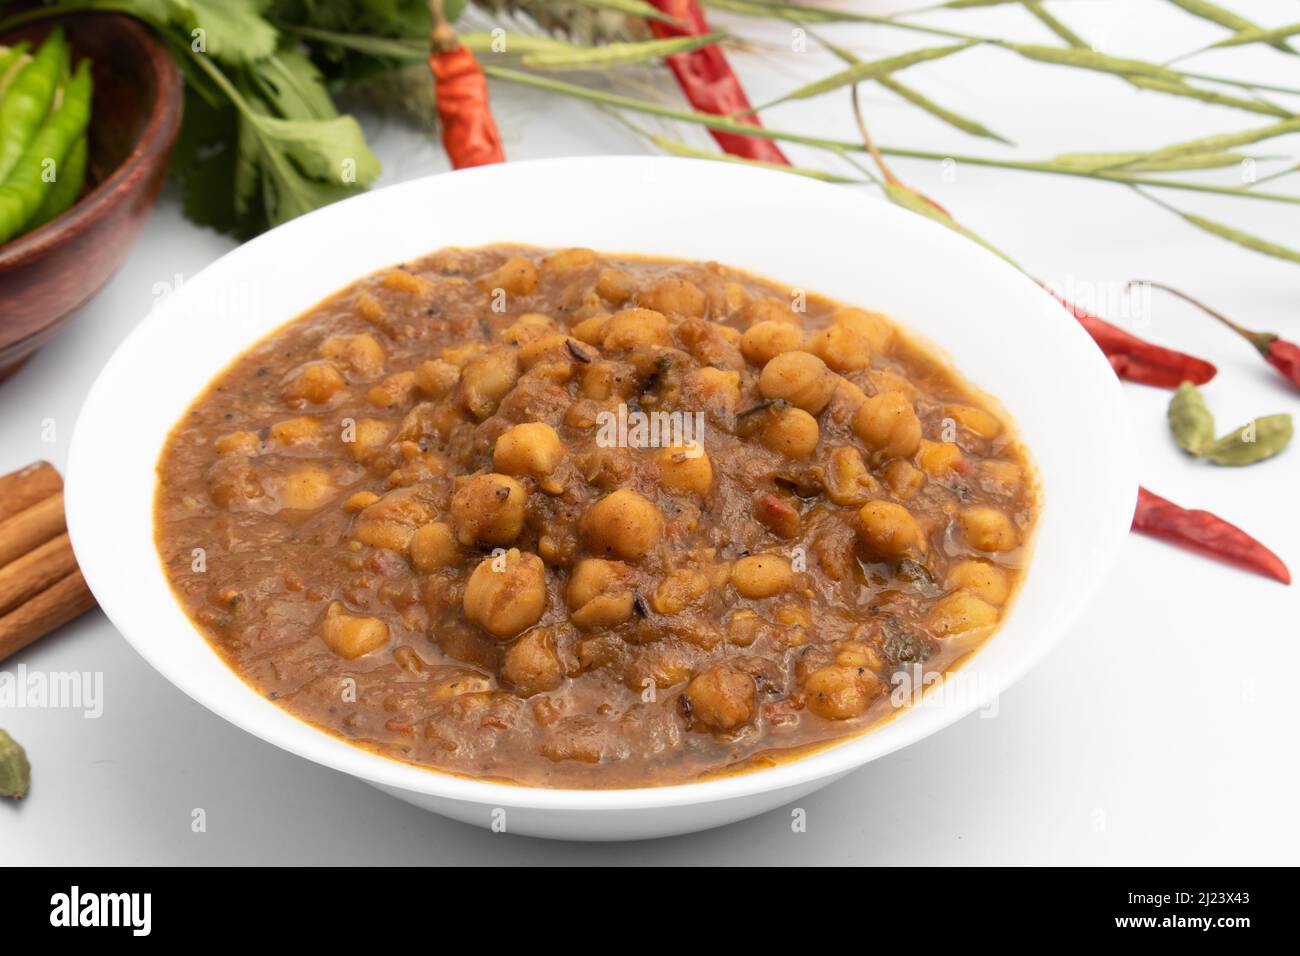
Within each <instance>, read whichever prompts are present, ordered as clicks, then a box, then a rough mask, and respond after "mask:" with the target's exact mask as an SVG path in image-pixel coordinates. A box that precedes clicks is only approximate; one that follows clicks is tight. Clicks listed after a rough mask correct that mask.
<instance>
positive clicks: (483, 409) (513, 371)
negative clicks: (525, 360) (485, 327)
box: [460, 348, 519, 421]
mask: <svg viewBox="0 0 1300 956" xmlns="http://www.w3.org/2000/svg"><path fill="white" fill-rule="evenodd" d="M518 380H519V356H518V355H517V354H516V353H515V352H514V351H513V350H512V349H505V348H503V349H494V350H492V351H490V352H487V353H486V354H484V355H480V356H478V357H477V358H473V359H470V361H469V362H467V363H466V364H465V368H464V369H463V370H462V371H461V373H460V389H461V402H462V404H463V405H464V406H465V409H466V411H468V412H469V413H470V414H472V415H473V416H474V417H475V418H477V419H479V421H482V420H483V419H485V418H487V417H488V416H489V415H491V414H492V413H493V412H494V411H496V408H497V404H498V403H499V402H500V401H501V399H502V398H504V397H505V396H506V394H507V393H508V392H509V391H510V390H511V389H512V388H514V387H515V382H517V381H518Z"/></svg>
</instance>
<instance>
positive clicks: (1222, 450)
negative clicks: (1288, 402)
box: [1205, 415, 1294, 467]
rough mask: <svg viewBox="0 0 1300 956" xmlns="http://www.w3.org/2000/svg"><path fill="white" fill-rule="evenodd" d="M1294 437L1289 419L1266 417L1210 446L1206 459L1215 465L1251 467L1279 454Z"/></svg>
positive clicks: (1250, 423)
mask: <svg viewBox="0 0 1300 956" xmlns="http://www.w3.org/2000/svg"><path fill="white" fill-rule="evenodd" d="M1293 433H1294V428H1293V427H1292V424H1291V416H1290V415H1265V416H1264V417H1263V418H1256V419H1255V420H1254V421H1251V422H1247V423H1246V424H1245V425H1242V426H1241V427H1240V428H1238V429H1237V430H1236V431H1234V432H1230V433H1229V434H1227V435H1224V436H1223V437H1222V438H1220V439H1219V440H1218V441H1216V442H1214V443H1212V444H1211V445H1209V446H1208V447H1207V448H1206V449H1205V457H1206V459H1207V460H1209V461H1212V462H1214V463H1215V464H1216V465H1229V466H1233V467H1238V466H1241V465H1253V464H1255V462H1258V461H1264V460H1265V459H1266V458H1272V457H1273V456H1274V455H1277V454H1279V453H1280V452H1282V451H1283V450H1284V449H1285V448H1286V446H1287V445H1289V444H1290V443H1291V436H1292V434H1293Z"/></svg>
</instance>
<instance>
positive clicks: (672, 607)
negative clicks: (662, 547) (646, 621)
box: [650, 568, 709, 614]
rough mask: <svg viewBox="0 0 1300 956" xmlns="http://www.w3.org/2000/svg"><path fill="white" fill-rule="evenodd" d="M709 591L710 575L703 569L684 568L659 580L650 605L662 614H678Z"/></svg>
mask: <svg viewBox="0 0 1300 956" xmlns="http://www.w3.org/2000/svg"><path fill="white" fill-rule="evenodd" d="M708 593H709V577H708V575H707V574H705V573H704V572H702V571H695V570H692V569H690V568H682V569H680V570H677V571H673V572H672V573H671V574H669V575H668V577H666V578H664V579H663V580H662V581H660V582H659V586H658V587H657V588H655V593H654V597H652V598H651V599H650V605H651V607H653V608H654V609H655V610H656V611H657V612H658V613H660V614H677V613H678V612H680V611H684V610H686V609H687V608H688V607H690V606H691V605H692V604H695V603H697V602H698V601H699V600H700V598H702V597H704V595H706V594H708Z"/></svg>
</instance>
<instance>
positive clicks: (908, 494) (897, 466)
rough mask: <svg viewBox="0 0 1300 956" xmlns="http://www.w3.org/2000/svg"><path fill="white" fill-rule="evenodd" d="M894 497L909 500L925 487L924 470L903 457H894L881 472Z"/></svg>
mask: <svg viewBox="0 0 1300 956" xmlns="http://www.w3.org/2000/svg"><path fill="white" fill-rule="evenodd" d="M881 474H882V476H883V477H884V479H885V485H886V486H887V487H888V488H889V490H890V491H891V492H893V494H894V497H895V498H901V499H903V500H904V501H910V500H912V499H913V498H915V497H916V495H917V492H919V491H920V490H921V489H922V488H923V487H925V472H923V471H922V470H921V469H920V468H917V467H916V466H914V465H913V464H912V463H911V462H910V461H908V460H907V459H905V458H895V459H894V460H893V461H891V462H890V463H889V464H887V465H886V466H885V469H884V471H883V472H882V473H881Z"/></svg>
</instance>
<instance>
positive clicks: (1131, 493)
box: [66, 157, 1137, 815]
mask: <svg viewBox="0 0 1300 956" xmlns="http://www.w3.org/2000/svg"><path fill="white" fill-rule="evenodd" d="M591 162H601V163H611V162H613V163H622V164H626V165H627V166H628V175H629V176H630V177H631V181H636V180H637V179H638V178H639V177H638V175H637V172H634V171H633V166H634V165H635V164H645V169H650V168H652V166H653V165H655V164H663V163H673V164H678V166H680V165H681V164H691V165H692V166H695V167H709V168H711V169H716V168H717V166H718V164H715V163H710V162H707V161H703V160H682V159H667V158H662V157H587V158H569V159H560V160H535V161H530V162H527V163H516V164H511V168H515V169H517V168H519V167H523V166H529V167H542V168H544V167H546V166H547V165H565V166H569V167H573V166H575V165H581V164H583V163H591ZM502 169H503V167H480V168H477V169H471V170H464V171H460V172H456V173H449V174H443V176H448V175H450V176H458V177H462V178H464V177H469V176H494V175H502V173H500V172H498V171H500V170H502ZM702 174H703V173H702ZM729 175H740V176H756V175H757V176H759V177H766V176H781V175H782V174H780V173H774V172H767V171H761V170H749V169H743V170H738V171H735V172H730V171H729ZM429 178H441V177H429ZM427 179H428V178H427ZM427 179H426V180H414V181H410V182H408V183H403V184H399V185H397V186H393V187H389V189H390V190H402V189H409V188H415V187H418V186H419V184H420V183H422V182H426V181H427ZM762 181H763V180H761V179H759V180H757V181H756V183H757V185H759V186H761V184H762ZM818 185H820V184H818ZM823 188H831V187H823ZM385 191H387V190H385ZM368 195H374V194H373V193H372V194H368ZM364 201H366V195H362V196H359V197H355V198H353V199H348V200H345V201H344V202H343V203H341V204H339V205H340V206H345V205H350V204H352V203H359V202H364ZM863 201H866V202H869V203H871V209H872V212H873V214H876V215H879V216H881V217H882V218H884V219H893V220H894V224H896V225H898V226H899V227H900V228H906V229H919V230H922V231H924V232H925V236H926V241H927V242H928V243H930V244H932V245H946V246H949V248H950V249H952V250H954V253H953V254H955V255H961V256H971V255H980V256H986V257H987V263H986V264H987V267H988V268H990V269H998V270H1007V271H1006V272H1004V273H1003V275H1004V277H1005V280H1006V281H1008V282H1015V283H1021V284H1023V287H1024V294H1025V295H1032V296H1034V297H1035V298H1034V299H1033V301H1034V302H1036V303H1037V309H1038V311H1040V312H1042V314H1043V317H1044V320H1045V321H1060V322H1063V323H1065V322H1067V320H1068V318H1069V317H1068V315H1067V314H1066V313H1065V311H1064V310H1063V309H1061V308H1060V306H1059V305H1057V304H1056V303H1055V301H1054V300H1053V299H1051V297H1050V296H1049V295H1048V294H1047V293H1046V292H1044V291H1043V290H1042V289H1041V288H1039V287H1038V286H1037V285H1036V284H1034V283H1033V282H1032V281H1031V280H1030V279H1028V278H1027V277H1025V276H1023V275H1020V274H1018V273H1015V272H1014V270H1013V269H1012V267H1011V266H1009V265H1007V264H1006V263H1005V262H1003V261H1002V260H1000V259H998V257H996V256H994V255H993V254H992V253H989V252H988V251H986V250H983V249H980V248H979V247H977V246H975V245H973V244H971V243H969V241H968V240H965V239H962V238H961V237H959V236H957V235H956V234H954V233H951V232H950V231H948V230H946V229H944V228H943V227H942V226H939V225H937V224H935V223H932V222H927V221H925V220H924V219H922V218H921V217H917V216H909V215H908V214H907V213H905V212H902V211H899V210H897V209H895V208H894V207H891V206H888V205H886V204H884V203H880V202H878V201H876V200H863ZM876 207H879V208H876ZM331 208H335V207H327V208H326V209H322V210H319V211H317V212H314V213H310V214H308V215H307V216H304V217H302V218H301V219H299V220H295V221H294V223H290V224H288V226H287V227H282V228H290V227H294V226H295V223H297V226H296V228H300V229H310V228H311V226H312V221H313V220H317V217H323V216H328V215H329V214H330V209H331ZM897 217H906V218H905V219H903V218H897ZM317 221H319V220H317ZM264 238H265V237H263V239H264ZM263 239H255V240H252V241H251V242H249V243H246V244H245V245H244V246H241V247H240V248H239V249H238V250H236V251H235V252H233V253H231V254H230V255H231V256H234V255H239V254H241V253H242V254H244V255H250V256H251V255H255V254H256V253H257V247H258V246H259V244H260V243H261V242H262V241H263ZM161 311H162V310H159V311H156V312H155V313H154V314H152V315H150V316H149V317H148V318H147V319H146V320H145V321H144V322H142V323H141V325H140V326H138V327H137V328H136V329H135V330H134V331H133V332H132V333H131V335H130V336H128V337H127V339H126V340H125V341H124V342H123V343H122V345H121V346H119V348H118V350H117V352H115V353H114V355H113V357H112V358H111V359H110V360H109V362H108V364H107V365H106V366H105V368H104V370H103V371H102V372H101V374H100V376H99V378H98V379H97V380H96V382H95V384H94V385H93V386H92V388H91V390H90V392H89V394H88V396H87V399H86V402H85V405H84V406H83V409H82V411H81V414H80V415H79V417H78V421H77V425H76V428H75V430H74V435H73V439H72V446H71V448H70V452H69V460H68V477H67V482H68V483H67V489H66V495H67V500H68V527H69V534H70V535H71V538H72V542H73V546H74V549H76V551H77V553H78V554H79V555H80V554H82V553H83V550H85V551H87V552H88V551H89V550H90V546H89V545H88V541H87V537H86V536H87V534H88V530H87V529H88V522H89V520H90V516H89V515H88V514H86V513H85V512H84V510H83V509H86V508H92V507H93V494H92V491H93V489H92V483H93V472H92V470H91V469H90V468H89V467H83V466H82V463H81V459H82V456H83V454H84V452H83V448H84V446H85V445H87V444H89V443H90V442H89V440H88V439H87V438H86V434H87V433H88V432H89V431H91V430H93V429H94V428H95V427H97V426H98V424H99V423H97V422H95V420H94V419H95V408H96V404H97V402H98V400H99V398H100V397H101V396H102V395H103V394H105V393H107V392H108V391H110V389H111V387H112V385H113V384H114V379H115V378H118V377H120V373H119V368H118V366H119V365H124V364H125V362H126V360H127V358H128V357H129V356H130V354H131V352H132V350H133V343H134V342H137V341H141V340H143V338H144V337H145V336H147V335H148V329H149V327H150V326H151V325H152V323H155V322H161V321H163V318H164V317H163V316H162V315H161V314H160V312H161ZM1063 329H1066V330H1065V331H1063V332H1062V333H1061V334H1063V335H1065V336H1066V337H1067V338H1074V339H1075V340H1076V341H1077V342H1079V343H1080V344H1082V343H1087V346H1086V347H1087V349H1088V350H1090V351H1091V353H1092V354H1093V356H1094V357H1093V358H1090V359H1083V360H1082V361H1084V362H1085V363H1090V364H1091V366H1092V369H1093V372H1092V375H1093V377H1094V378H1095V379H1096V384H1097V388H1098V392H1097V397H1098V398H1101V399H1104V404H1105V405H1106V407H1104V408H1103V409H1102V411H1103V412H1106V413H1111V414H1114V415H1115V416H1116V417H1115V418H1114V420H1113V425H1112V427H1113V429H1114V431H1113V432H1112V433H1111V438H1112V439H1113V440H1114V442H1115V444H1114V446H1113V449H1112V454H1111V456H1110V460H1111V462H1112V463H1113V464H1114V466H1115V467H1113V468H1112V469H1111V471H1110V472H1109V473H1108V474H1107V478H1106V480H1107V486H1106V488H1105V492H1104V493H1105V496H1106V500H1107V501H1112V502H1113V503H1114V506H1115V507H1114V508H1113V509H1112V510H1113V512H1114V513H1113V514H1112V516H1111V523H1110V526H1109V527H1108V528H1107V529H1106V531H1105V547H1104V548H1102V549H1101V552H1102V553H1100V554H1097V555H1096V556H1095V557H1096V559H1097V560H1094V561H1093V562H1092V563H1091V566H1090V568H1089V570H1088V572H1087V573H1086V575H1080V577H1079V580H1078V581H1077V584H1078V587H1077V589H1076V592H1075V595H1076V596H1077V600H1076V601H1075V602H1073V603H1074V605H1075V607H1076V608H1078V607H1082V605H1083V604H1084V603H1086V601H1087V600H1088V599H1089V598H1090V597H1091V596H1092V595H1093V594H1094V593H1095V592H1096V590H1097V589H1098V588H1099V587H1100V586H1101V584H1102V583H1103V581H1104V579H1105V575H1106V573H1107V572H1108V571H1109V570H1110V568H1111V567H1112V566H1113V564H1114V559H1115V557H1116V556H1117V554H1118V551H1119V549H1120V547H1121V546H1122V543H1123V541H1124V539H1125V537H1126V536H1127V532H1128V525H1129V520H1130V519H1131V514H1132V508H1131V505H1130V504H1125V505H1123V506H1122V507H1121V506H1120V504H1119V502H1120V500H1121V499H1123V500H1125V501H1126V502H1133V501H1135V500H1136V488H1137V481H1136V460H1135V441H1134V435H1133V430H1132V425H1131V423H1130V422H1129V420H1128V417H1127V414H1126V409H1125V407H1124V405H1123V401H1122V398H1121V395H1120V391H1119V385H1118V382H1117V381H1116V380H1115V378H1114V375H1113V372H1112V371H1111V369H1110V367H1109V365H1108V364H1107V363H1106V362H1105V360H1104V358H1102V356H1101V354H1100V352H1098V351H1096V350H1095V349H1094V348H1093V347H1092V345H1091V341H1090V340H1089V339H1088V338H1087V335H1086V333H1085V332H1084V331H1083V329H1082V328H1080V327H1078V325H1077V323H1074V322H1072V321H1071V322H1068V326H1063ZM1049 506H1050V505H1049ZM83 570H84V571H85V573H86V577H87V581H88V583H89V584H90V587H91V589H92V591H95V592H96V594H97V595H98V594H99V593H100V590H101V589H100V587H99V585H100V583H102V582H99V581H98V580H97V579H98V574H97V570H96V567H95V565H94V562H93V561H92V562H89V563H88V566H87V567H86V568H83ZM127 601H128V597H127V596H123V595H117V594H111V593H104V594H103V600H102V601H101V606H102V607H103V608H104V610H105V613H106V614H108V616H109V618H110V620H112V621H113V622H114V624H115V625H117V624H119V618H120V619H123V620H124V619H125V618H126V616H127V614H126V612H127V610H128V608H127V605H126V603H125V602H127ZM1065 626H1066V625H1065V624H1064V623H1062V624H1060V625H1059V626H1058V627H1056V628H1055V633H1054V634H1053V635H1051V639H1050V640H1048V639H1044V640H1043V641H1041V642H1039V644H1038V645H1036V646H1035V647H1034V649H1033V652H1032V653H1029V654H1025V655H1023V656H1022V658H1021V659H1020V660H1019V662H1018V664H1017V666H1016V667H1015V668H1014V669H1011V670H1009V671H1007V672H1004V673H1002V674H1000V675H999V676H1000V680H999V681H998V683H997V684H996V686H991V687H990V688H989V696H993V695H995V694H996V693H999V692H1001V691H1002V690H1005V689H1007V688H1008V687H1010V686H1011V685H1012V684H1013V683H1014V682H1015V681H1016V680H1018V679H1019V678H1020V677H1021V676H1023V674H1024V673H1025V672H1027V671H1028V670H1029V669H1030V668H1031V667H1033V666H1034V665H1035V664H1037V663H1038V662H1039V661H1040V660H1041V659H1042V658H1043V657H1044V656H1045V655H1046V654H1047V653H1048V652H1049V651H1050V649H1051V647H1052V646H1053V645H1054V644H1055V642H1056V639H1059V637H1060V636H1061V634H1062V633H1063V632H1064V630H1065ZM123 633H124V636H126V637H127V640H128V641H129V642H131V643H132V644H133V645H134V646H135V647H136V649H137V651H139V652H140V653H141V654H142V656H144V657H145V658H146V660H148V661H149V662H150V664H151V665H153V666H154V667H155V669H157V670H159V671H160V673H162V674H163V675H164V676H165V677H167V678H168V679H169V680H171V681H172V682H173V683H174V684H176V685H177V686H178V687H180V688H181V689H182V690H183V691H185V692H186V693H187V694H188V695H189V696H191V697H194V698H195V699H196V700H198V701H199V702H200V703H202V704H203V705H204V706H205V707H207V708H208V709H210V710H212V711H214V712H215V713H217V714H218V715H220V716H222V717H224V718H225V719H227V720H229V721H230V722H232V723H234V724H236V725H237V726H240V727H242V728H243V729H245V730H247V731H249V732H250V733H252V734H254V735H255V736H258V737H260V738H261V739H264V740H267V741H268V742H270V743H273V744H275V745H277V746H279V747H281V748H282V749H286V750H289V751H290V752H293V753H297V754H299V755H300V756H304V757H306V758H307V759H310V760H313V761H315V762H317V763H321V764H323V765H325V766H329V767H332V768H334V769H337V770H340V771H342V772H345V773H349V774H352V775H355V776H358V777H361V778H362V779H365V780H367V781H368V782H371V783H374V784H376V785H378V786H380V787H381V788H383V789H396V790H403V791H409V792H411V793H415V794H421V795H424V796H428V797H431V798H436V799H440V800H450V801H465V802H470V803H474V804H478V805H481V806H488V807H517V808H529V809H537V810H547V809H559V810H576V811H582V812H585V813H596V814H598V815H603V814H606V813H608V814H617V813H619V812H622V811H627V810H641V809H656V808H658V809H666V808H673V807H682V806H685V805H695V804H707V803H715V802H718V801H726V800H733V799H737V798H744V797H749V796H753V795H754V794H758V793H762V792H765V791H769V790H776V789H786V788H792V787H798V786H803V785H806V784H808V783H810V782H813V781H817V780H821V779H823V778H827V779H831V778H833V777H835V776H836V775H841V774H843V773H846V772H848V771H850V770H852V769H855V768H856V767H858V766H861V765H862V764H864V763H866V762H868V761H870V760H874V759H876V758H878V757H881V756H884V755H886V754H888V753H891V752H893V751H894V750H897V749H899V748H900V747H903V746H906V745H907V744H909V743H912V742H913V741H912V740H897V741H891V742H890V744H889V745H887V746H883V747H882V746H877V747H875V748H874V750H873V751H872V752H871V753H869V754H867V755H865V756H863V755H860V754H852V753H850V751H852V750H853V749H854V748H855V745H861V743H862V741H864V740H867V739H869V738H871V737H872V736H873V735H872V734H871V733H867V734H864V735H860V736H856V737H852V738H847V739H845V740H844V741H842V742H839V743H837V744H836V745H834V746H832V747H829V748H827V749H825V750H823V751H819V752H818V753H816V754H813V755H811V756H809V757H805V758H803V759H800V760H797V761H792V762H790V763H787V764H782V765H780V766H778V767H776V768H773V769H769V770H763V771H758V772H753V773H747V774H741V775H736V776H733V777H727V778H723V779H719V780H709V781H703V782H698V783H691V784H684V785H676V786H667V787H648V788H635V789H625V790H551V789H541V788H528V787H516V786H503V785H501V784H495V783H486V782H483V781H476V780H467V779H464V778H458V777H453V776H450V775H446V774H439V773H436V772H432V771H427V770H423V769H421V768H416V767H413V766H410V765H406V764H402V763H399V762H397V761H393V760H389V759H386V758H383V757H378V756H376V755H373V754H367V753H365V752H363V751H358V750H357V749H356V748H352V747H350V746H348V745H347V744H343V743H339V742H338V741H334V739H333V738H329V739H330V740H331V741H332V742H334V743H338V744H339V746H340V747H342V748H344V749H345V750H346V751H347V753H348V754H349V755H350V756H340V755H338V754H337V752H335V751H333V750H332V749H331V748H329V747H328V746H327V745H318V746H317V745H313V746H310V747H299V746H292V745H290V744H288V743H286V742H284V741H282V740H278V739H275V735H274V734H271V733H268V732H266V731H265V729H264V728H260V727H257V726H255V725H254V721H252V720H250V719H248V717H247V715H246V714H240V713H235V712H233V710H234V709H233V708H229V707H226V706H225V705H224V703H223V702H222V701H219V700H213V699H210V698H209V697H208V696H206V695H204V694H202V693H196V692H195V691H194V690H193V689H192V688H190V687H187V686H186V681H185V675H184V674H178V673H175V672H174V670H173V669H172V668H170V667H169V666H168V665H167V663H166V662H163V661H159V660H157V659H156V658H155V656H154V655H152V654H151V653H150V652H149V650H148V648H147V647H146V646H143V645H142V644H141V643H140V642H138V641H135V640H133V639H132V637H131V635H130V634H129V633H127V632H126V631H124V632H123ZM196 636H197V632H196ZM200 639H201V638H200ZM979 705H980V701H979V700H978V699H971V700H969V701H967V702H964V703H963V704H962V705H961V706H960V707H951V708H949V709H948V710H946V711H945V712H944V713H943V715H942V719H936V720H934V721H932V722H931V724H930V725H929V727H928V729H927V730H926V732H925V733H923V734H919V735H918V737H917V739H920V737H923V736H928V735H929V734H930V733H933V732H936V731H938V730H940V729H942V728H943V727H946V726H948V725H950V724H952V723H954V722H955V721H957V720H959V719H961V718H962V717H964V716H966V715H967V714H969V713H971V712H972V711H973V710H975V709H976V708H977V707H978V706H979ZM317 733H320V732H317ZM321 736H327V735H324V734H321ZM859 749H861V748H859ZM363 756H364V757H366V758H369V759H362V757H363ZM345 764H363V765H364V766H363V767H362V768H360V769H359V768H358V766H355V765H353V766H347V765H345ZM417 802H418V801H417Z"/></svg>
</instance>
